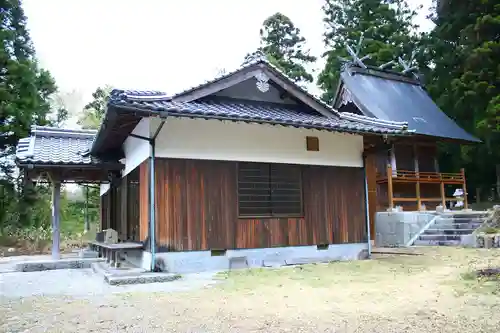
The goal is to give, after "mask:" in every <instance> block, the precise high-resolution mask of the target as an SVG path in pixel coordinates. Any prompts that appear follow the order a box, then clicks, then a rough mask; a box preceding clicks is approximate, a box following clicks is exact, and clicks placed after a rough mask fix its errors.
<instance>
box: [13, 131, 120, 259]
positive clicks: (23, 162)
mask: <svg viewBox="0 0 500 333" xmlns="http://www.w3.org/2000/svg"><path fill="white" fill-rule="evenodd" d="M96 133H97V131H95V130H71V129H60V128H53V127H44V126H34V127H33V128H32V129H31V136H30V137H28V138H24V139H21V140H20V141H19V144H18V146H17V151H16V164H17V166H18V167H19V168H20V169H21V171H22V172H24V175H25V178H26V179H28V180H35V181H36V182H46V183H50V184H51V186H52V240H53V246H52V257H53V258H54V259H59V257H60V254H59V236H60V229H59V228H60V212H59V211H60V205H59V203H60V195H61V184H62V183H95V184H100V183H102V182H109V181H110V179H112V178H113V177H116V176H117V175H119V174H120V172H121V169H122V168H123V165H122V164H121V163H120V162H119V161H117V160H116V159H113V158H107V157H103V158H100V157H96V156H92V155H90V154H89V149H90V147H91V145H92V142H93V140H94V138H95V135H96Z"/></svg>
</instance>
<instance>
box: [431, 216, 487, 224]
mask: <svg viewBox="0 0 500 333" xmlns="http://www.w3.org/2000/svg"><path fill="white" fill-rule="evenodd" d="M484 220H485V219H484V218H443V217H439V218H437V219H436V222H446V223H483V222H484Z"/></svg>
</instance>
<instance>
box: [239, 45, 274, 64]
mask: <svg viewBox="0 0 500 333" xmlns="http://www.w3.org/2000/svg"><path fill="white" fill-rule="evenodd" d="M259 61H264V62H269V59H267V56H266V54H265V53H264V52H263V51H262V50H260V49H258V50H257V51H255V52H252V53H250V54H247V56H246V57H245V60H243V64H242V66H247V65H249V64H254V63H256V62H259Z"/></svg>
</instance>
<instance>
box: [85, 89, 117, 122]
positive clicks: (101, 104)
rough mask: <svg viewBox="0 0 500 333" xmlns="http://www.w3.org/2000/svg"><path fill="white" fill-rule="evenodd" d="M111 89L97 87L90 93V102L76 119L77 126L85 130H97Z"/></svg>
mask: <svg viewBox="0 0 500 333" xmlns="http://www.w3.org/2000/svg"><path fill="white" fill-rule="evenodd" d="M111 90H113V88H112V87H111V86H108V85H106V86H104V87H98V88H97V89H96V90H95V91H94V92H93V93H92V101H91V102H90V103H88V104H87V105H85V107H84V108H83V113H82V115H81V117H80V118H79V119H78V124H79V125H80V126H82V127H83V128H85V129H98V128H99V126H100V125H101V121H102V119H103V118H104V113H105V112H106V107H107V104H108V99H109V94H110V93H111Z"/></svg>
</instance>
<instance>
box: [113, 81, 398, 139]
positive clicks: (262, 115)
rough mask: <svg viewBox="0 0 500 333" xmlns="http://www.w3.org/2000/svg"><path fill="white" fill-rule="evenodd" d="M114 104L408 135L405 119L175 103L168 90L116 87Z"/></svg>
mask: <svg viewBox="0 0 500 333" xmlns="http://www.w3.org/2000/svg"><path fill="white" fill-rule="evenodd" d="M110 105H111V106H114V107H119V108H125V109H130V110H135V111H141V110H142V111H144V112H149V113H158V114H160V113H165V114H168V115H169V116H177V117H189V118H204V119H219V120H229V121H243V122H249V123H269V124H274V125H283V126H293V127H303V128H312V129H319V130H329V131H336V132H348V133H378V134H394V135H396V134H405V133H407V131H406V124H405V123H403V122H399V123H396V122H390V121H377V120H376V119H373V118H369V117H364V116H358V115H354V114H336V115H332V116H331V117H326V116H321V115H315V114H311V113H306V112H301V110H300V108H297V107H294V106H293V105H285V104H277V103H266V102H250V101H240V100H229V99H228V100H214V101H192V102H174V101H172V99H171V98H170V97H168V96H167V95H166V94H164V93H160V92H157V93H156V97H155V95H154V94H152V93H151V92H146V93H144V94H142V93H141V92H138V91H124V90H115V91H113V92H112V94H111V98H110Z"/></svg>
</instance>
